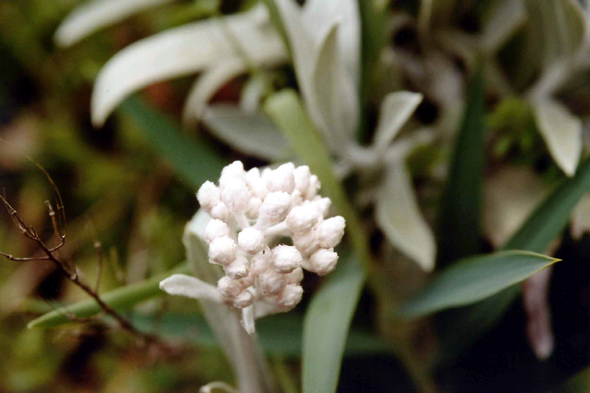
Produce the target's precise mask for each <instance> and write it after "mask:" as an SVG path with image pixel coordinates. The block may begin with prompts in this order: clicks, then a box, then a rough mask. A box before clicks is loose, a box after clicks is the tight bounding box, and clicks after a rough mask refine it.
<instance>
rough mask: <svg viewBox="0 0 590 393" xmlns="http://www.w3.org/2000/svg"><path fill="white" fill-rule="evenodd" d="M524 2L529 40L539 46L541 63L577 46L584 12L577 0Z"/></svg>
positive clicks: (561, 55) (567, 52)
mask: <svg viewBox="0 0 590 393" xmlns="http://www.w3.org/2000/svg"><path fill="white" fill-rule="evenodd" d="M525 3H526V6H527V14H528V22H529V23H528V26H529V28H530V30H531V38H532V40H533V42H530V44H534V45H535V46H536V48H538V49H539V50H540V53H541V54H542V65H543V67H548V66H550V65H552V64H553V63H554V62H555V61H556V60H557V59H560V58H563V57H565V56H570V55H571V54H572V53H573V52H574V51H575V50H577V49H578V47H579V46H580V44H581V42H582V39H583V37H584V34H585V30H586V20H585V17H584V12H583V10H582V9H581V6H580V4H579V2H578V1H576V0H526V2H525Z"/></svg>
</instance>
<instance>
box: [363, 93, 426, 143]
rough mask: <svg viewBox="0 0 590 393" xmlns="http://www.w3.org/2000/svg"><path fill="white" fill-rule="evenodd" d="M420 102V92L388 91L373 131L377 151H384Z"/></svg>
mask: <svg viewBox="0 0 590 393" xmlns="http://www.w3.org/2000/svg"><path fill="white" fill-rule="evenodd" d="M420 102H422V94H420V93H412V92H409V91H400V92H395V93H390V94H388V95H387V96H386V97H385V99H384V100H383V103H382V104H381V112H380V116H379V122H378V124H377V131H375V139H374V140H375V142H374V145H375V148H376V149H377V151H379V152H383V151H385V149H386V148H387V147H388V146H389V145H390V144H391V141H393V138H395V136H396V135H397V133H398V132H399V130H400V129H401V128H402V126H403V125H404V124H405V123H406V122H407V121H408V119H409V118H410V116H412V113H414V111H415V110H416V108H417V107H418V105H419V104H420Z"/></svg>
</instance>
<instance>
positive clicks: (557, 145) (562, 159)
mask: <svg viewBox="0 0 590 393" xmlns="http://www.w3.org/2000/svg"><path fill="white" fill-rule="evenodd" d="M532 106H533V110H534V112H535V118H536V122H537V127H538V128H539V132H540V133H541V135H542V136H543V139H544V140H545V143H546V144H547V148H548V149H549V152H550V153H551V156H552V157H553V159H554V160H555V163H556V164H557V165H558V166H559V167H560V168H561V169H562V170H563V171H564V172H565V174H566V175H568V176H573V175H574V173H575V172H576V168H577V167H578V163H579V161H580V156H581V154H582V121H581V120H580V119H579V118H578V117H576V116H574V115H572V114H571V113H570V112H569V110H568V109H567V108H566V107H565V106H563V105H562V104H560V103H558V102H557V101H553V100H550V99H546V100H541V101H538V102H535V103H533V104H532Z"/></svg>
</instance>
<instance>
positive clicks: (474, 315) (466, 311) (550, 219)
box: [442, 159, 590, 358]
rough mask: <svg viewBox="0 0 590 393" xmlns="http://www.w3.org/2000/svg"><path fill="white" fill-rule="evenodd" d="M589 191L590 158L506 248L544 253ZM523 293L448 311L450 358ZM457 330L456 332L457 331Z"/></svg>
mask: <svg viewBox="0 0 590 393" xmlns="http://www.w3.org/2000/svg"><path fill="white" fill-rule="evenodd" d="M588 191H590V159H586V160H584V162H582V164H581V165H580V167H579V168H578V171H577V172H576V175H575V176H574V177H572V178H570V179H567V180H566V181H564V182H563V183H562V184H561V185H560V186H558V187H557V188H556V189H555V190H554V191H553V192H552V193H551V194H550V195H549V196H548V197H547V199H545V201H544V202H543V203H541V205H540V206H539V207H538V208H537V209H535V210H534V211H533V213H531V214H530V216H529V217H528V219H527V220H526V222H525V223H524V224H523V225H522V226H521V227H520V229H519V230H518V232H517V233H516V234H515V235H514V236H512V238H511V239H510V240H509V241H508V242H507V243H506V244H505V245H504V249H505V250H508V249H520V250H528V251H533V252H543V251H545V250H546V249H547V247H549V245H550V243H551V242H552V241H553V240H555V239H556V238H557V237H558V236H559V235H560V233H561V232H563V229H564V228H565V226H566V225H567V223H568V222H569V219H570V216H571V213H572V211H573V210H574V208H575V206H576V205H577V204H578V202H579V201H580V200H581V199H582V197H583V196H584V195H585V194H586V193H587V192H588ZM519 294H520V288H519V286H512V287H510V288H507V289H505V290H503V291H502V292H500V293H498V294H496V295H494V296H491V297H489V298H488V299H486V300H484V301H482V302H479V303H477V304H474V305H472V306H469V307H464V308H461V309H457V310H450V311H448V312H447V313H446V314H448V315H446V316H445V317H446V318H445V319H447V323H446V324H445V325H444V328H443V329H442V331H445V332H452V333H451V334H448V335H446V336H447V337H444V338H443V346H444V348H445V353H446V356H447V358H454V357H456V356H458V355H460V354H461V351H462V350H463V349H465V348H468V347H469V346H470V345H472V344H473V342H475V341H476V340H477V338H478V337H480V336H481V335H482V334H484V333H485V332H487V331H488V330H489V329H491V328H492V327H493V326H494V325H495V324H496V323H497V322H498V320H499V319H500V318H501V317H502V316H503V315H504V313H505V312H506V310H507V309H508V307H509V306H510V305H511V304H512V303H513V302H514V299H516V298H517V297H518V295H519ZM455 332H456V333H457V334H455Z"/></svg>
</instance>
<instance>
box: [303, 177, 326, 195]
mask: <svg viewBox="0 0 590 393" xmlns="http://www.w3.org/2000/svg"><path fill="white" fill-rule="evenodd" d="M320 188H322V184H321V183H320V180H319V179H318V177H317V176H316V175H311V176H310V177H309V187H308V188H307V192H306V193H305V194H304V197H305V198H306V199H309V200H311V199H313V198H315V196H316V195H317V194H318V191H319V190H320Z"/></svg>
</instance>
